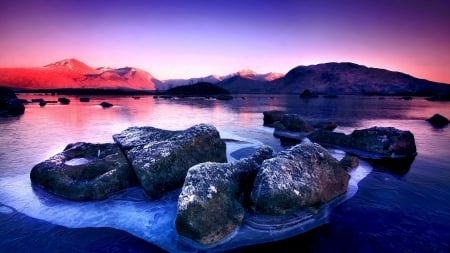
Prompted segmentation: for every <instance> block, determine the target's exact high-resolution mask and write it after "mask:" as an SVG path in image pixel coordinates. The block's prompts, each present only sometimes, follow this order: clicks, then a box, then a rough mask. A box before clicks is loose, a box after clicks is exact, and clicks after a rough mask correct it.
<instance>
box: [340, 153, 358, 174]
mask: <svg viewBox="0 0 450 253" xmlns="http://www.w3.org/2000/svg"><path fill="white" fill-rule="evenodd" d="M339 163H340V164H341V166H342V167H343V168H344V169H346V170H347V171H350V170H352V169H354V168H356V167H358V165H359V158H358V157H357V156H354V155H350V154H345V156H344V157H343V158H342V159H341V160H340V161H339Z"/></svg>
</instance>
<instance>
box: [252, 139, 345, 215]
mask: <svg viewBox="0 0 450 253" xmlns="http://www.w3.org/2000/svg"><path fill="white" fill-rule="evenodd" d="M348 181H349V175H348V174H347V172H346V170H345V169H344V168H342V166H341V165H340V164H339V162H338V161H337V160H336V159H335V158H334V157H332V156H331V155H330V154H329V153H328V151H327V150H326V149H325V148H323V147H322V146H320V145H319V144H316V143H310V142H302V143H301V144H298V145H296V146H294V147H291V148H290V149H287V150H284V151H282V152H280V153H279V154H278V155H277V156H276V157H274V158H271V159H267V160H265V161H264V162H263V163H262V165H261V169H260V170H259V172H258V174H257V176H256V179H255V183H254V187H253V191H252V193H251V208H252V210H253V211H254V212H255V213H257V214H270V215H284V214H289V213H292V212H295V211H298V210H300V209H304V208H308V207H311V206H315V205H320V204H322V203H325V202H328V201H330V200H332V199H333V198H335V197H337V196H339V195H341V194H343V193H345V192H346V191H347V186H348Z"/></svg>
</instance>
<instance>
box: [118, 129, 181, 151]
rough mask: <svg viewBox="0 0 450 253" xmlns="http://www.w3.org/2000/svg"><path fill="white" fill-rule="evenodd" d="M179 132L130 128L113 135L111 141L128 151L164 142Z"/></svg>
mask: <svg viewBox="0 0 450 253" xmlns="http://www.w3.org/2000/svg"><path fill="white" fill-rule="evenodd" d="M180 132H181V131H170V130H164V129H159V128H155V127H149V126H145V127H130V128H127V129H126V130H124V131H122V132H121V133H119V134H115V135H113V140H114V141H115V142H116V143H117V144H118V145H119V146H120V148H122V149H123V150H129V149H132V148H135V147H138V146H144V145H147V144H150V143H154V142H158V141H164V140H167V139H169V138H170V137H172V136H174V135H175V134H178V133H180Z"/></svg>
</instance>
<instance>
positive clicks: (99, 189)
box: [30, 142, 137, 200]
mask: <svg viewBox="0 0 450 253" xmlns="http://www.w3.org/2000/svg"><path fill="white" fill-rule="evenodd" d="M30 179H31V182H32V183H33V184H35V185H38V186H40V187H43V188H44V189H46V190H48V191H50V192H52V193H54V194H57V195H59V196H63V197H65V198H68V199H72V200H100V199H105V198H106V197H108V196H109V195H111V194H113V193H115V192H117V191H120V190H122V189H125V188H127V187H130V186H133V185H136V184H137V178H136V175H135V174H134V172H133V170H132V169H131V167H130V165H129V163H128V161H127V159H126V158H125V156H124V155H123V153H122V151H121V150H120V148H119V146H118V145H117V144H114V143H106V144H92V143H84V142H79V143H74V144H69V145H68V146H67V147H66V148H65V149H64V151H63V152H62V153H59V154H56V155H55V156H53V157H51V158H49V159H48V160H46V161H43V162H41V163H39V164H37V165H36V166H34V167H33V169H32V170H31V173H30Z"/></svg>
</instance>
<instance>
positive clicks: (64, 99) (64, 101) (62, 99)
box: [58, 97, 70, 105]
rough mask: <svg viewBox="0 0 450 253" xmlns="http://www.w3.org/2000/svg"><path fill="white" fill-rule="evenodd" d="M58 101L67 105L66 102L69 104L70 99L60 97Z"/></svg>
mask: <svg viewBox="0 0 450 253" xmlns="http://www.w3.org/2000/svg"><path fill="white" fill-rule="evenodd" d="M58 102H59V103H61V104H62V105H68V104H70V99H68V98H65V97H62V98H58Z"/></svg>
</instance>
